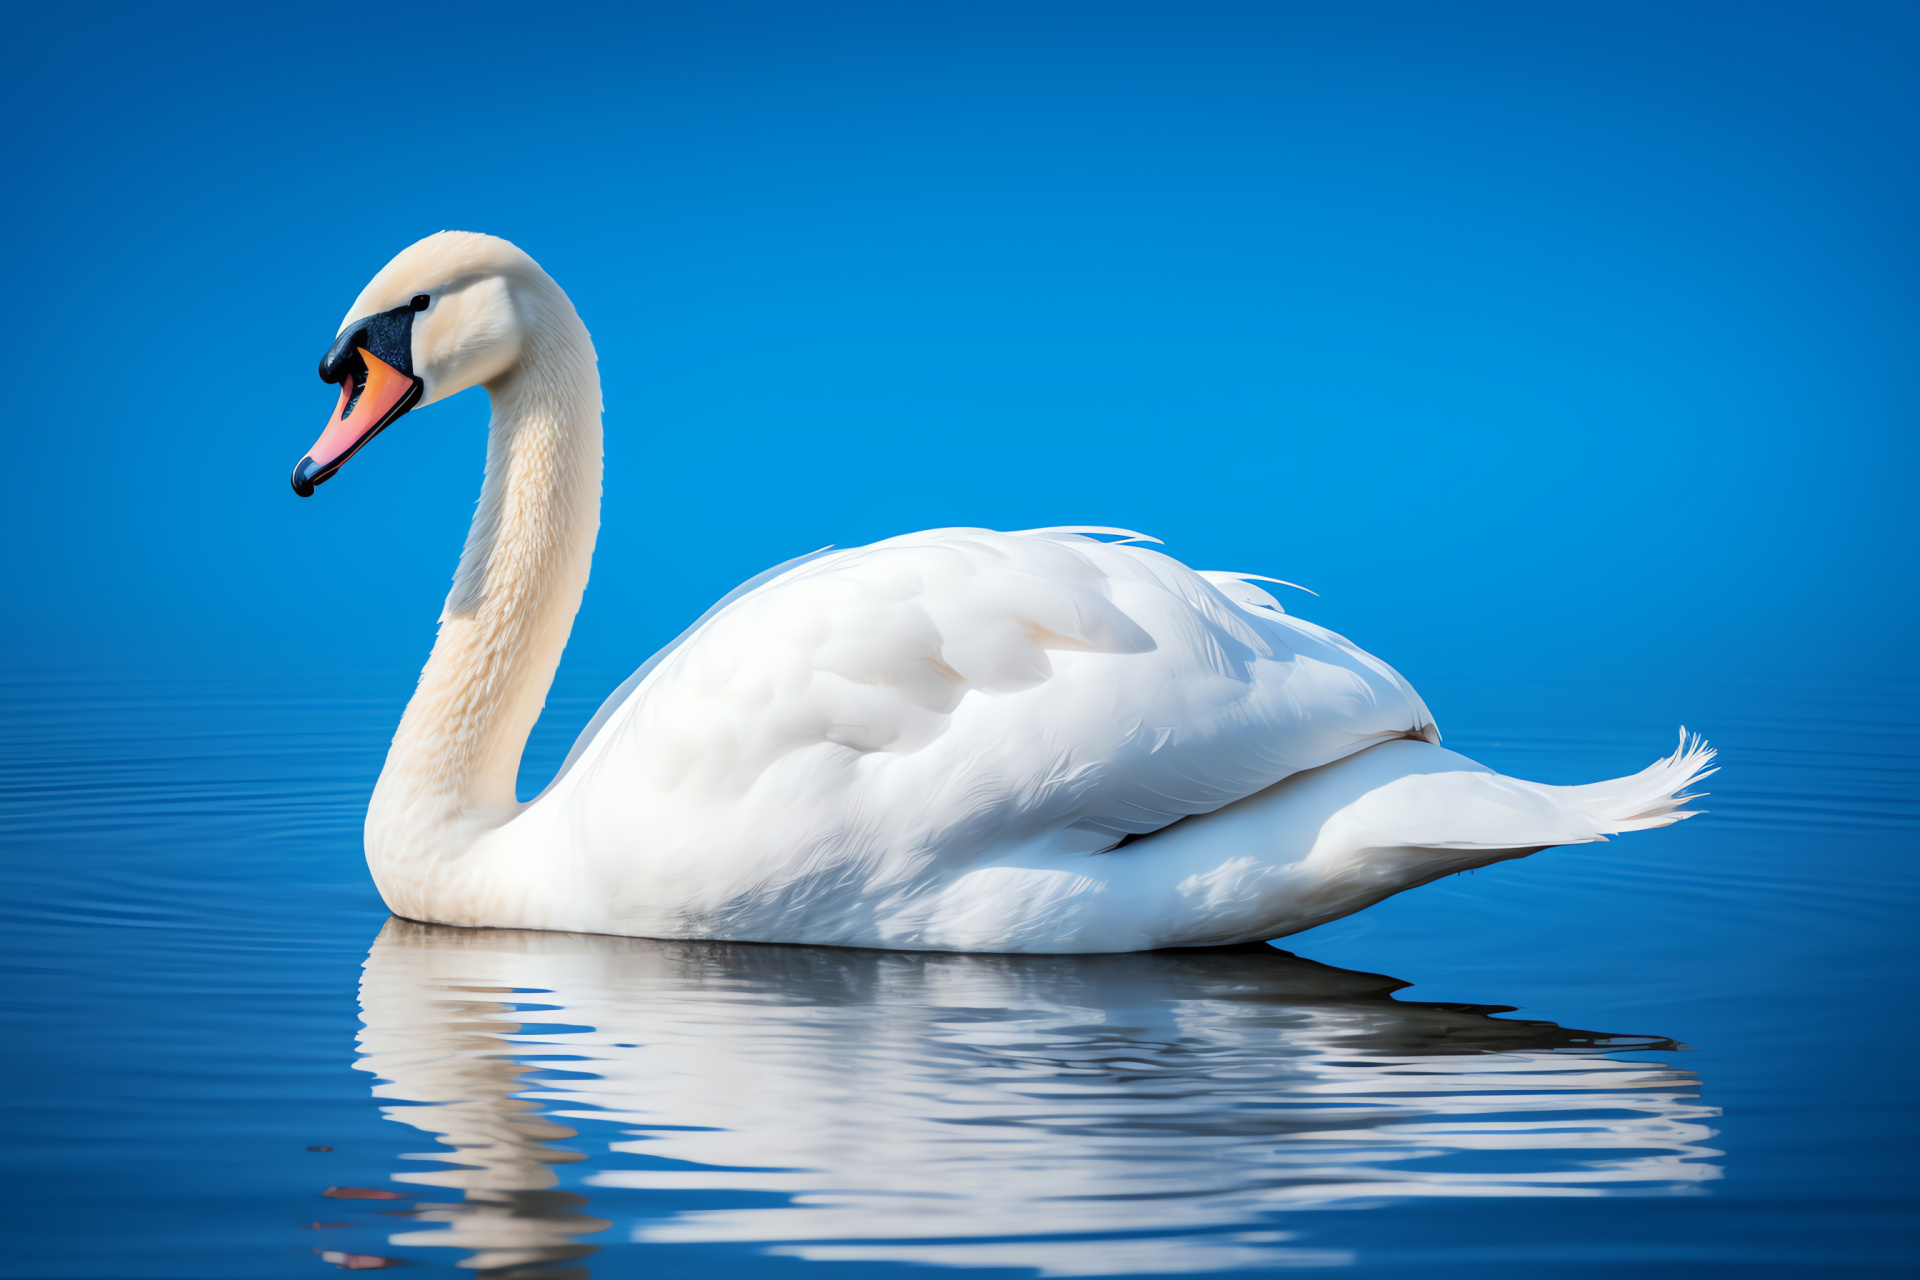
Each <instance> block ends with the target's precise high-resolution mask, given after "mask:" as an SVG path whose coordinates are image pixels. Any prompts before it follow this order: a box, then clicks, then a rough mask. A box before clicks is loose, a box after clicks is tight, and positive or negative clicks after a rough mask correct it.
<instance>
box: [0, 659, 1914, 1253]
mask: <svg viewBox="0 0 1920 1280" xmlns="http://www.w3.org/2000/svg"><path fill="white" fill-rule="evenodd" d="M389 677H391V678H389ZM602 679H603V676H602V675H601V674H600V673H589V674H581V673H572V672H570V673H568V674H567V675H565V676H563V680H562V683H561V686H560V688H559V690H558V692H557V693H556V697H555V699H554V701H553V703H552V705H551V708H550V712H549V716H548V719H547V720H546V721H543V723H542V725H541V728H540V729H539V730H538V731H537V733H536V736H535V741H534V744H533V748H532V750H531V751H530V753H529V759H528V764H527V769H526V771H525V774H524V776H523V788H524V789H526V790H528V791H529V792H530V791H531V790H533V789H535V788H537V786H538V785H539V782H540V781H541V778H542V771H543V770H550V769H551V768H552V767H553V766H554V765H555V764H557V762H558V760H559V757H560V756H561V755H562V754H563V753H564V750H565V747H566V745H567V741H568V738H569V737H570V734H571V732H572V729H573V728H574V727H577V725H578V724H580V723H581V722H583V721H584V720H585V718H586V717H587V715H588V714H590V712H591V710H592V706H593V703H594V701H595V694H596V693H597V692H598V690H599V689H600V688H601V687H603V686H602V685H601V684H600V683H599V682H600V681H601V680H602ZM292 683H293V682H289V681H287V680H286V679H284V678H274V677H268V676H259V677H254V676H249V675H246V674H233V675H230V676H227V677H224V678H220V679H206V680H197V681H187V680H176V681H172V682H168V681H140V682H132V681H110V680H106V681H103V680H100V679H95V678H91V677H82V676H77V675H76V676H69V677H63V678H54V677H47V678H42V679H37V680H32V681H16V682H14V683H11V684H8V685H6V686H4V687H3V688H0V767H3V768H4V774H3V775H0V777H3V779H4V793H3V794H4V801H3V802H0V803H3V804H4V809H0V816H3V817H4V828H0V830H4V844H3V848H4V853H3V854H0V857H4V863H3V864H0V876H4V892H3V893H0V902H3V903H4V908H3V909H4V911H5V913H6V918H5V926H4V929H0V964H4V968H5V977H6V981H5V984H4V986H0V993H3V994H0V1000H3V1001H4V1004H5V1020H6V1025H7V1027H8V1030H9V1036H8V1043H9V1049H10V1051H9V1052H8V1053H7V1054H6V1056H5V1059H4V1069H5V1071H6V1076H7V1078H6V1080H5V1081H4V1087H0V1106H4V1107H5V1110H6V1115H5V1120H4V1123H5V1127H6V1132H7V1134H8V1135H9V1137H8V1141H7V1142H6V1144H5V1145H4V1147H3V1148H0V1152H3V1153H4V1154H3V1156H0V1158H4V1161H5V1165H4V1190H5V1204H6V1217H7V1220H8V1223H9V1226H8V1229H7V1232H6V1237H7V1247H6V1249H5V1250H4V1251H0V1275H6V1276H48V1277H54V1276H58V1277H98V1276H182V1277H186V1276H196V1277H200V1276H205V1277H213V1276H247V1277H255V1276H299V1275H319V1274H325V1273H331V1272H332V1271H334V1270H335V1269H336V1268H340V1267H347V1268H352V1269H379V1268H385V1267H394V1266H403V1265H404V1266H411V1267H417V1268H422V1269H426V1270H439V1271H442V1272H444V1273H445V1274H448V1275H457V1274H471V1273H472V1272H474V1271H476V1270H477V1271H478V1273H479V1274H481V1275H487V1276H499V1277H509V1276H510V1277H518V1278H527V1280H530V1278H532V1277H559V1276H566V1277H585V1276H589V1275H591V1276H600V1277H614V1276H639V1275H647V1276H676V1275H696V1274H697V1275H713V1274H724V1275H742V1276H774V1275H778V1276H811V1275H817V1276H836V1277H837V1276H864V1275H872V1276H883V1275H892V1274H905V1273H906V1272H907V1271H908V1270H909V1269H910V1268H911V1269H913V1271H914V1273H915V1274H926V1273H927V1272H926V1271H925V1269H926V1268H935V1269H937V1271H938V1272H939V1273H945V1274H960V1273H967V1274H972V1273H983V1274H984V1273H988V1272H991V1273H993V1274H995V1275H1005V1276H1018V1275H1032V1274H1035V1273H1036V1272H1037V1273H1039V1274H1044V1275H1076V1276H1077V1275H1158V1274H1193V1273H1200V1272H1213V1271H1237V1272H1242V1273H1257V1272H1260V1271H1265V1270H1274V1271H1278V1270H1282V1269H1284V1270H1287V1271H1288V1272H1292V1271H1294V1270H1298V1269H1303V1268H1304V1269H1320V1270H1325V1271H1329V1272H1345V1273H1364V1274H1368V1275H1375V1274H1377V1275H1409V1276H1411V1275H1420V1276H1490V1275H1491V1276H1504V1275H1514V1276H1519V1275H1537V1274H1541V1273H1542V1272H1543V1271H1544V1270H1548V1269H1551V1270H1552V1271H1553V1272H1554V1273H1555V1274H1560V1275H1572V1276H1600V1275H1636V1276H1640V1275H1683V1274H1684V1275H1689V1276H1698V1275H1728V1276H1735V1275H1737V1276H1751V1275H1776V1274H1777V1275H1783V1276H1785V1275H1793V1276H1806V1275H1834V1276H1842V1275H1844V1276H1859V1275H1876V1274H1887V1275H1892V1274H1901V1273H1909V1272H1910V1271H1911V1270H1912V1266H1913V1259H1914V1257H1915V1256H1916V1255H1915V1251H1914V1247H1915V1243H1916V1242H1915V1239H1914V1223H1915V1222H1916V1220H1917V1217H1916V1214H1915V1209H1916V1203H1915V1202H1916V1190H1917V1188H1916V1179H1915V1173H1914V1162H1913V1160H1912V1158H1911V1152H1912V1150H1913V1149H1914V1143H1915V1141H1916V1139H1920V1118H1917V1117H1916V1114H1915V1108H1914V1104H1913V1101H1912V1099H1913V1096H1914V1095H1913V1090H1912V1081H1913V1074H1912V1073H1913V1066H1912V1064H1913V1061H1914V1051H1915V1048H1916V1046H1915V1037H1914V1034H1913V1029H1912V1028H1913V1018H1912V1012H1913V1011H1912V995H1911V992H1912V990H1913V988H1914V979H1915V977H1916V976H1920V961H1917V960H1916V957H1915V953H1914V948H1913V946H1912V941H1911V939H1912V924H1911V922H1912V920H1913V919H1914V911H1915V907H1916V905H1920V871H1916V862H1915V857H1914V855H1915V852H1916V849H1915V839H1914V835H1915V826H1916V816H1920V815H1917V814H1916V805H1915V798H1916V788H1915V781H1916V771H1917V770H1920V749H1916V747H1915V745H1914V741H1913V737H1912V734H1911V732H1910V726H1911V725H1912V724H1913V723H1914V720H1915V713H1916V711H1920V705H1916V704H1917V703H1920V699H1916V698H1915V697H1914V696H1913V691H1911V690H1907V691H1904V692H1902V691H1895V692H1894V693H1891V694H1890V693H1889V692H1888V691H1887V690H1886V689H1885V688H1883V687H1874V688H1867V687H1859V688H1852V687H1844V686H1829V687H1815V686H1804V687H1792V686H1782V685H1780V684H1777V683H1775V684H1766V685H1761V684H1753V685H1750V686H1749V685H1742V684H1739V683H1735V682H1723V683H1720V684H1714V683H1711V682H1704V683H1703V682H1695V683H1693V684H1684V685H1683V684H1671V685H1654V684H1647V685H1636V686H1631V687H1622V686H1620V685H1617V684H1616V685H1608V686H1601V685H1583V684H1578V683H1559V684H1554V683H1544V682H1516V681H1495V680H1485V681H1480V682H1477V683H1476V682H1461V683H1459V684H1457V685H1450V686H1449V685H1442V686H1435V687H1429V688H1428V689H1427V690H1426V692H1427V694H1428V698H1429V701H1430V702H1431V703H1432V704H1433V705H1434V708H1435V710H1436V712H1437V714H1438V715H1439V717H1440V720H1441V724H1442V727H1443V728H1444V729H1446V730H1447V731H1448V742H1449V745H1451V746H1453V747H1455V748H1456V749H1460V750H1463V751H1466V752H1468V753H1469V754H1472V755H1475V756H1477V757H1478V758H1480V759H1483V760H1485V761H1486V762H1487V763H1489V764H1491V765H1494V766H1495V767H1497V768H1500V769H1502V770H1505V771H1507V772H1510V773H1515V774H1520V775H1524V776H1528V777H1535V778H1540V779H1543V780H1547V781H1556V782H1567V781H1577V780H1588V779H1593V778H1598V777H1602V776H1611V775H1613V774H1618V773H1621V772H1624V771H1626V770H1629V769H1632V768H1636V767H1638V766H1639V765H1640V764H1642V763H1644V762H1645V760H1646V759H1648V758H1651V756H1653V755H1654V754H1656V753H1657V752H1659V751H1661V750H1663V749H1665V748H1666V747H1667V746H1668V745H1669V743H1668V735H1669V734H1670V733H1671V732H1672V731H1673V729H1674V728H1675V724H1676V721H1677V719H1678V718H1680V717H1682V716H1684V717H1685V718H1686V719H1687V722H1688V724H1689V726H1690V727H1693V728H1698V729H1702V730H1704V731H1706V732H1708V733H1710V734H1711V735H1712V736H1713V738H1714V740H1715V742H1716V744H1717V745H1718V746H1719V747H1720V749H1721V751H1722V756H1721V761H1722V763H1723V764H1724V765H1725V770H1724V772H1723V773H1721V774H1720V775H1719V776H1717V777H1716V778H1714V779H1713V780H1712V783H1711V789H1712V791H1713V795H1712V797H1711V799H1710V800H1709V801H1708V802H1706V803H1707V807H1708V808H1709V809H1710V812H1709V813H1708V814H1707V815H1705V816H1703V817H1700V818H1696V819H1693V820H1691V821H1689V822H1687V823H1684V824H1682V825H1681V826H1679V827H1676V828H1673V829H1670V830H1665V831H1660V832H1654V833H1648V834H1645V835H1640V836H1628V837H1623V838H1621V839H1618V840H1616V841H1614V842H1611V843H1608V844H1604V845H1597V846H1590V847H1586V848H1582V849H1575V850H1555V851H1548V852H1546V853H1543V854H1541V855H1538V856H1536V857H1534V858H1531V859H1527V860H1524V861H1521V862H1518V863H1511V864H1504V865H1501V866H1498V867H1494V868H1489V869H1486V870H1483V871H1481V872H1479V873H1477V874H1474V875H1470V876H1462V877H1456V878H1454V879H1451V880H1448V881H1443V882H1441V883H1438V884H1435V885H1431V886H1428V887H1426V888H1424V889H1420V890H1417V891H1415V892H1413V893H1410V894H1406V895H1402V896H1401V897H1399V898H1396V899H1393V900H1391V901H1389V902H1387V903H1385V904H1382V905H1381V906H1379V907H1376V908H1374V909H1372V910H1370V911H1368V912H1364V913H1362V914H1361V915H1359V916H1356V917H1351V918H1349V919H1347V920H1343V921H1339V922H1336V923H1334V924H1331V925H1328V926H1325V927H1323V928H1321V929H1318V930H1315V931H1313V932H1311V933H1307V934H1302V935H1298V936H1296V937H1294V938H1289V939H1287V940H1285V941H1284V943H1282V944H1281V945H1283V946H1284V947H1285V948H1286V952H1281V951H1279V950H1278V949H1277V948H1251V949H1233V950H1224V951H1218V952H1185V953H1158V954H1150V955H1142V956H1131V957H1029V958H1013V957H961V956H939V955H903V954H890V953H878V952H862V951H841V950H834V949H815V948H801V947H764V946H738V945H719V944H687V943H679V944H665V943H657V942H649V941H644V940H623V939H607V938H594V937H581V936H573V935H540V934H519V933H512V932H494V931H482V932H466V931H460V930H448V929H439V928H431V927H426V926H419V925H414V924H409V923H406V922H401V921H391V920H389V919H388V918H387V916H386V914H385V912H384V911H383V910H382V908H381V906H380V903H379V900H378V898H377V897H376V896H375V895H374V893H373V891H372V888H371V886H370V884H369V882H368V880H367V877H366V875H365V871H364V867H363V865H362V863H361V859H360V851H359V823H360V815H361V811H362V807H363V805H364V802H365V798H366V795H367V792H368V789H369V788H370V786H371V783H372V780H373V778H374V776H375V775H376V773H377V771H378V768H379V763H380V759H381V756H382V753H383V750H384V746H385V740H386V736H387V734H388V733H389V732H390V728H391V725H392V724H393V722H394V721H395V719H396V717H397V715H398V712H399V708H400V704H401V702H402V701H403V700H404V696H405V679H404V675H403V674H401V673H386V674H384V675H376V676H370V675H368V674H367V673H359V675H358V676H357V677H356V676H355V674H354V673H342V675H341V676H340V677H339V678H337V679H329V680H327V681H324V682H320V683H323V684H324V686H325V687H326V688H328V689H329V690H330V691H329V692H327V693H325V694H322V695H312V694H306V693H300V692H295V691H292V689H291V685H292ZM302 687H305V688H312V687H315V685H314V684H313V683H306V684H303V685H302ZM360 690H364V691H365V692H364V693H362V692H360ZM1389 975H1390V976H1389ZM316 1148H321V1149H316ZM367 1193H373V1195H372V1197H371V1198H369V1197H368V1195H367ZM462 1269H464V1270H462Z"/></svg>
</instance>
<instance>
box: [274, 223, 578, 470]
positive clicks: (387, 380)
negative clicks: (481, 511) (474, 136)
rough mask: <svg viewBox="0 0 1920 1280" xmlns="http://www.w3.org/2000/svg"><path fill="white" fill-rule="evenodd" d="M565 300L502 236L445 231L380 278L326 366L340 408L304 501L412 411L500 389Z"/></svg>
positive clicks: (320, 445)
mask: <svg viewBox="0 0 1920 1280" xmlns="http://www.w3.org/2000/svg"><path fill="white" fill-rule="evenodd" d="M553 295H558V296H560V297H562V298H563V299H564V295H560V293H559V289H558V287H557V286H555V285H554V283H553V281H552V280H551V279H550V278H549V277H548V276H547V273H546V272H544V271H542V270H541V269H540V267H539V264H537V263H536V262H534V260H533V259H532V258H529V257H528V256H527V255H526V254H524V253H522V252H521V251H520V250H519V249H517V248H515V247H514V246H513V245H511V244H509V243H508V242H507V241H505V240H502V239H499V238H498V237H496V236H483V235H477V234H475V233H473V232H471V231H442V232H440V233H439V234H437V235H431V236H428V237H427V238H426V239H425V240H422V241H420V242H419V243H417V244H414V245H412V246H410V247H408V248H406V249H403V250H402V251H401V252H400V254H399V256H398V257H396V258H394V260H393V261H392V262H389V263H388V264H387V265H386V266H384V267H382V268H381V269H380V274H379V275H377V276H375V277H374V278H373V280H372V282H371V283H369V284H368V285H367V287H366V288H365V289H362V290H361V291H360V296H359V297H358V298H356V299H355V300H354V304H353V306H352V307H351V308H349V309H348V311H347V318H346V320H345V322H343V323H342V324H341V326H340V331H339V334H338V336H336V337H335V339H334V342H333V345H332V346H331V347H329V348H328V349H327V354H326V355H324V356H322V357H321V359H320V378H321V380H322V381H323V382H337V383H339V384H340V402H339V404H337V405H336V406H335V407H334V411H333V419H332V420H331V421H330V422H328V423H327V427H326V430H325V431H323V432H321V434H320V438H319V440H317V441H315V442H314V446H313V448H312V449H310V450H308V451H307V456H306V457H304V458H302V459H301V460H300V465H299V466H297V467H295V468H294V469H293V491H294V492H295V493H297V494H299V495H300V496H301V497H303V498H304V497H308V496H310V495H311V494H312V493H313V487H314V486H315V485H317V484H319V483H321V482H322V481H324V480H327V479H329V478H330V477H331V476H332V475H333V473H334V472H336V471H338V470H339V469H340V465H341V464H342V463H344V462H345V461H346V460H347V459H348V458H351V457H352V456H353V455H354V454H355V453H357V452H359V450H360V448H361V446H362V445H364V444H366V443H367V441H369V440H371V439H373V438H374V437H375V436H376V435H378V434H380V432H382V431H384V430H386V429H387V427H389V426H391V425H392V424H393V422H394V421H395V420H396V419H398V418H399V417H400V415H401V414H403V413H405V412H407V410H409V409H412V408H415V407H416V406H418V405H423V404H432V403H433V402H434V401H435V400H441V399H445V398H446V397H447V396H450V395H453V394H454V393H455V392H458V391H465V390H466V389H467V388H468V387H472V386H483V385H487V384H490V383H493V382H495V381H496V380H498V379H500V378H502V377H504V376H505V375H506V374H508V373H509V372H511V371H512V370H513V369H514V368H515V366H517V365H518V364H519V362H520V353H521V347H522V344H523V342H524V340H525V335H526V330H527V327H528V324H529V318H530V316H531V315H532V314H533V313H534V312H536V311H538V310H539V309H540V307H541V304H542V303H543V302H548V301H550V299H551V296H553Z"/></svg>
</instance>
